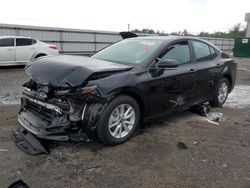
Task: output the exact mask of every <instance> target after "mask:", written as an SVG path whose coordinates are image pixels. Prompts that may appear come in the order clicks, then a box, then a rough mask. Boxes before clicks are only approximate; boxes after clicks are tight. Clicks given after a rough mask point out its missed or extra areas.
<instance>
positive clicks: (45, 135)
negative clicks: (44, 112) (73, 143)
mask: <svg viewBox="0 0 250 188" xmlns="http://www.w3.org/2000/svg"><path fill="white" fill-rule="evenodd" d="M17 118H18V122H19V124H20V126H21V127H23V128H24V129H25V130H27V131H28V132H30V133H32V134H33V135H35V136H36V137H38V138H42V139H47V140H58V141H67V140H69V136H68V135H67V134H66V132H67V131H66V130H65V129H66V128H67V127H68V126H67V125H66V126H60V127H57V129H54V130H51V131H49V130H48V129H47V128H48V127H49V124H50V122H48V121H46V120H45V119H43V118H41V117H39V116H38V115H36V114H34V113H33V112H31V111H28V110H24V109H21V111H20V112H19V113H18V116H17Z"/></svg>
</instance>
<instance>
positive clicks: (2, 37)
mask: <svg viewBox="0 0 250 188" xmlns="http://www.w3.org/2000/svg"><path fill="white" fill-rule="evenodd" d="M0 38H1V39H4V38H26V39H30V37H23V36H0Z"/></svg>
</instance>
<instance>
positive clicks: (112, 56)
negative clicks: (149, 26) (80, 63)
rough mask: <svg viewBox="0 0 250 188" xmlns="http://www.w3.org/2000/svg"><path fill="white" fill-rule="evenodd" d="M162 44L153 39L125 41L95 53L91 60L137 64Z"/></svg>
mask: <svg viewBox="0 0 250 188" xmlns="http://www.w3.org/2000/svg"><path fill="white" fill-rule="evenodd" d="M162 43H163V41H161V40H153V39H125V40H122V41H120V42H118V43H115V44H113V45H111V46H109V47H107V48H105V49H103V50H101V51H100V52H97V53H96V54H95V55H93V56H92V58H96V59H102V60H108V61H113V62H118V63H119V62H120V63H125V64H126V63H135V64H139V63H142V62H143V61H144V60H145V59H146V58H148V57H149V56H150V55H152V53H154V51H155V50H156V49H157V48H158V47H159V46H160V45H161V44H162Z"/></svg>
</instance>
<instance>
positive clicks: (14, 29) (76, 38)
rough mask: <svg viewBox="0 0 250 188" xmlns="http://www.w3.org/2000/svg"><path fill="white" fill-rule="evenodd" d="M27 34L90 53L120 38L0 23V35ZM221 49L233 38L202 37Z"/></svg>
mask: <svg viewBox="0 0 250 188" xmlns="http://www.w3.org/2000/svg"><path fill="white" fill-rule="evenodd" d="M13 35H14V36H15V35H16V36H27V37H32V38H36V39H39V40H41V41H44V42H47V43H51V44H56V45H57V46H58V49H59V50H60V52H61V53H64V54H81V55H91V54H93V53H95V52H97V51H99V50H101V49H102V48H104V47H106V46H109V45H110V44H112V43H114V42H117V41H119V40H121V39H122V38H121V36H120V35H119V34H118V32H107V31H93V30H79V29H62V28H52V27H36V26H22V25H9V24H0V36H13ZM202 38H203V39H205V40H208V41H210V42H212V43H213V44H215V45H216V46H218V47H219V48H220V49H222V50H232V49H233V46H234V39H227V38H207V37H202Z"/></svg>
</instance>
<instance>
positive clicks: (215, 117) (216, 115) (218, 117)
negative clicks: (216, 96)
mask: <svg viewBox="0 0 250 188" xmlns="http://www.w3.org/2000/svg"><path fill="white" fill-rule="evenodd" d="M210 110H211V106H210V105H209V104H208V103H204V104H201V105H196V106H194V107H193V108H192V109H191V111H192V112H194V113H197V114H199V115H201V116H204V117H206V120H207V121H208V122H209V123H212V124H215V125H219V122H221V121H222V120H223V113H221V112H210Z"/></svg>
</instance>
